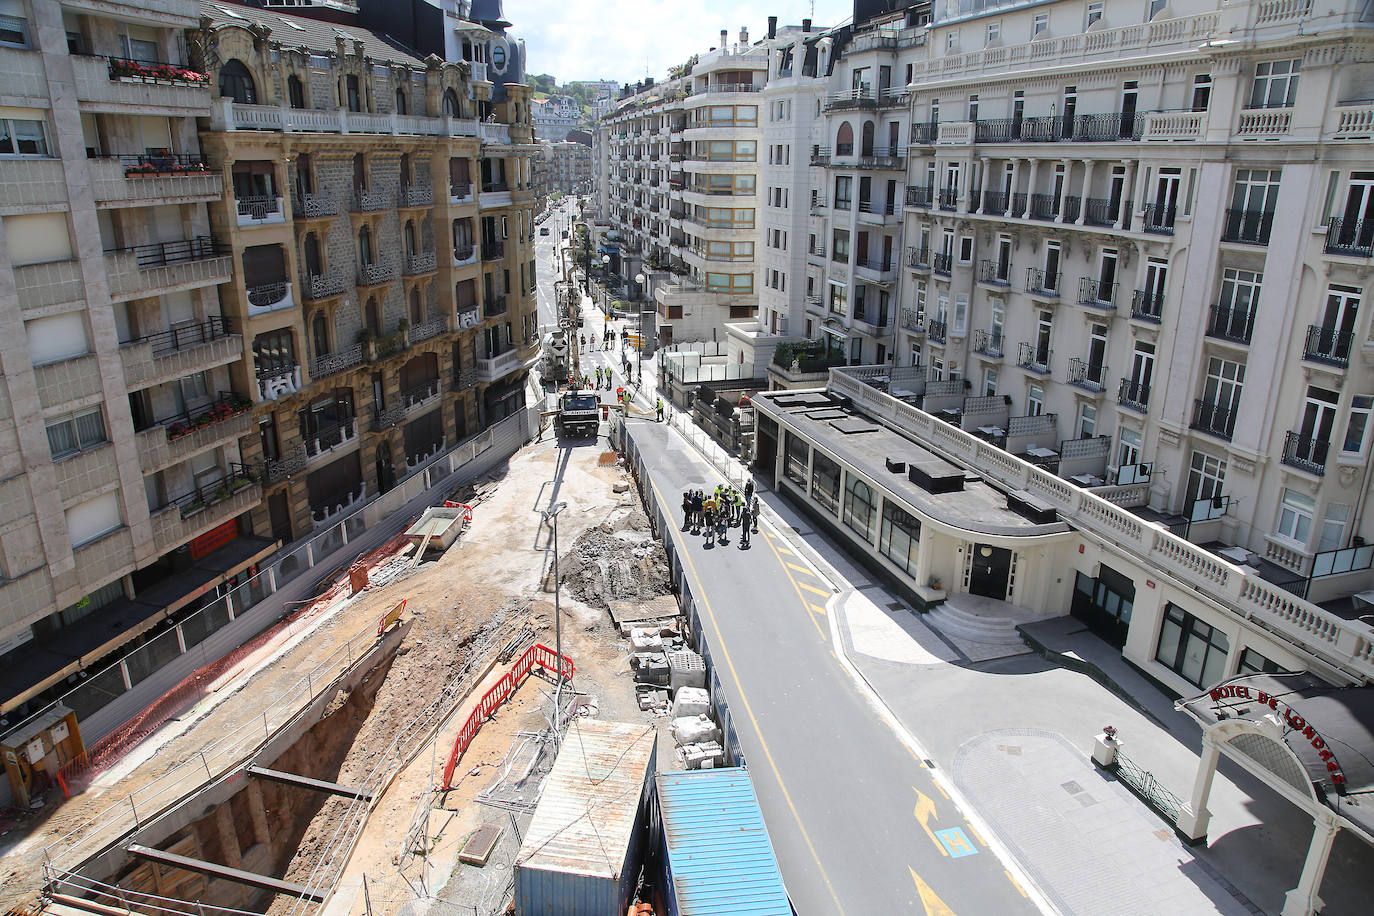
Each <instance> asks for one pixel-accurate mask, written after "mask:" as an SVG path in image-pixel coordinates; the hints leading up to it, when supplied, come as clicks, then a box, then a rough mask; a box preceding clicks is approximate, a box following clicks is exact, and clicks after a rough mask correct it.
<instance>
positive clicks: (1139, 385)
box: [1116, 378, 1150, 413]
mask: <svg viewBox="0 0 1374 916" xmlns="http://www.w3.org/2000/svg"><path fill="white" fill-rule="evenodd" d="M1116 402H1117V403H1118V404H1120V405H1121V406H1122V407H1130V408H1131V409H1133V410H1139V411H1141V412H1142V413H1143V412H1145V411H1146V410H1148V409H1149V406H1150V384H1149V382H1143V381H1139V380H1137V379H1130V378H1123V379H1122V380H1121V387H1119V388H1118V389H1117V390H1116Z"/></svg>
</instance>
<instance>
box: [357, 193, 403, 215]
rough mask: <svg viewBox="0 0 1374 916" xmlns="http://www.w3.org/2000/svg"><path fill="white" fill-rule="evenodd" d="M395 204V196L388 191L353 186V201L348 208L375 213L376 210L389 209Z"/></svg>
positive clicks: (358, 211) (359, 211)
mask: <svg viewBox="0 0 1374 916" xmlns="http://www.w3.org/2000/svg"><path fill="white" fill-rule="evenodd" d="M395 206H396V198H395V197H394V196H393V195H392V194H391V192H389V191H386V190H381V189H374V190H371V191H369V190H367V189H365V188H354V189H353V201H352V203H351V204H350V205H349V209H350V210H352V211H353V212H354V213H376V212H377V211H378V210H390V209H392V208H394V207H395Z"/></svg>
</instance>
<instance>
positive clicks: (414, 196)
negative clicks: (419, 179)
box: [398, 185, 434, 207]
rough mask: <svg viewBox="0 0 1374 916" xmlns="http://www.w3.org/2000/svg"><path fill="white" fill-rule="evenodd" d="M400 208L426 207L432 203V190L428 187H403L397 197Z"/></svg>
mask: <svg viewBox="0 0 1374 916" xmlns="http://www.w3.org/2000/svg"><path fill="white" fill-rule="evenodd" d="M398 203H399V205H400V206H402V207H428V206H429V205H430V204H432V203H434V189H433V188H432V187H430V186H429V185H405V186H403V187H402V188H401V190H400V194H399V195H398Z"/></svg>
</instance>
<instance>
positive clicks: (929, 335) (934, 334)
mask: <svg viewBox="0 0 1374 916" xmlns="http://www.w3.org/2000/svg"><path fill="white" fill-rule="evenodd" d="M948 334H949V325H948V324H946V322H945V321H944V320H943V319H940V318H933V319H931V320H930V321H928V322H926V339H927V340H929V341H930V342H931V343H944V342H945V340H946V338H947V336H948Z"/></svg>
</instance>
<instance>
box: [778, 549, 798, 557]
mask: <svg viewBox="0 0 1374 916" xmlns="http://www.w3.org/2000/svg"><path fill="white" fill-rule="evenodd" d="M778 553H785V554H787V555H788V556H789V557H795V556H796V554H795V553H793V552H792V551H791V550H789V549H788V548H786V547H779V548H778Z"/></svg>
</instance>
